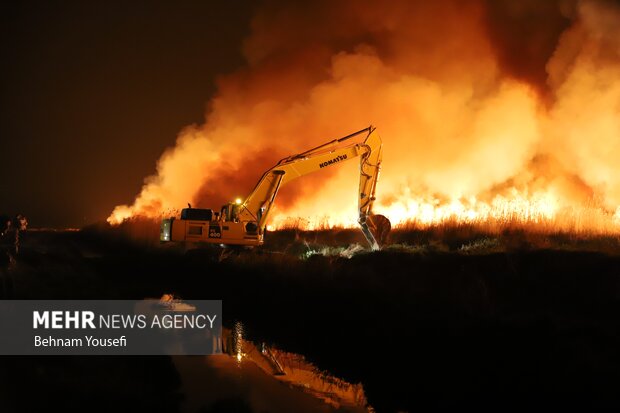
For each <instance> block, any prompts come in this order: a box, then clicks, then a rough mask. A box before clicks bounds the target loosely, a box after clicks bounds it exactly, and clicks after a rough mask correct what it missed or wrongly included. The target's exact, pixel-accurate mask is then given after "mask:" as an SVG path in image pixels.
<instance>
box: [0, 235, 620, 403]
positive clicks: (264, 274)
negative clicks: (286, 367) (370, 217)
mask: <svg viewBox="0 0 620 413" xmlns="http://www.w3.org/2000/svg"><path fill="white" fill-rule="evenodd" d="M269 235H270V241H269V243H268V245H266V246H265V247H264V248H262V249H260V250H257V251H253V252H246V253H241V254H237V253H230V254H228V255H224V256H220V255H219V254H218V253H217V252H216V251H213V250H190V251H188V252H186V251H183V250H181V249H179V248H176V247H171V248H170V247H161V246H159V245H157V244H155V243H153V242H150V241H148V242H147V241H144V240H143V241H135V240H131V238H129V237H126V233H122V232H118V231H117V232H114V231H103V232H101V230H100V229H97V228H90V229H86V230H83V231H81V232H30V231H29V232H27V233H26V234H25V235H24V237H23V239H24V244H23V247H22V253H21V255H20V257H19V260H18V266H17V267H16V268H15V269H14V270H13V271H12V275H11V278H12V280H13V292H12V294H13V298H19V299H95V298H97V299H142V298H145V297H159V296H161V295H162V294H163V293H175V294H177V295H178V296H180V297H182V298H184V299H222V300H223V303H224V318H225V319H224V322H225V325H229V326H230V325H231V324H232V323H233V322H234V321H235V320H241V321H242V322H243V323H244V325H245V327H246V331H247V332H248V335H249V338H250V339H253V340H257V341H259V340H262V341H266V342H268V343H271V344H274V345H276V346H278V347H280V348H282V349H285V350H287V351H291V352H296V353H300V354H303V355H305V356H306V357H307V358H308V359H309V360H311V361H313V362H314V363H315V364H317V365H318V366H319V367H320V368H321V369H325V370H327V371H329V372H330V373H332V374H333V375H335V376H338V377H341V378H343V379H345V380H347V381H349V382H353V383H356V382H362V383H363V385H364V388H365V391H366V394H367V397H368V399H369V402H370V404H371V405H372V406H373V407H374V408H375V409H376V410H377V411H378V412H391V411H397V410H404V411H414V410H418V409H420V408H429V407H431V408H440V407H449V408H454V409H459V410H460V409H463V408H466V407H471V408H478V409H479V408H484V409H493V410H497V409H501V410H504V409H506V408H509V407H517V408H528V409H529V408H533V407H534V408H548V409H554V410H555V409H558V408H579V409H591V408H610V409H616V410H617V409H619V408H620V391H618V389H619V388H620V352H619V350H618V349H619V348H620V318H619V315H620V244H619V241H618V238H613V237H606V238H597V239H592V240H590V241H588V240H583V239H573V238H571V237H568V236H566V235H545V236H539V237H533V236H529V235H526V234H524V233H511V232H506V233H505V234H502V235H501V236H498V237H490V236H488V235H484V234H483V235H480V234H473V233H469V232H467V231H455V232H454V233H452V234H447V233H446V232H445V231H442V232H441V234H439V235H440V236H441V238H442V239H443V241H441V240H440V237H439V235H438V234H437V233H435V234H433V233H432V231H431V232H428V231H427V232H407V233H403V232H401V233H398V232H396V233H394V235H393V237H392V238H393V242H394V243H395V244H396V245H392V246H391V247H390V248H387V249H385V250H384V251H381V252H377V253H358V254H356V255H354V256H353V257H352V258H350V259H348V258H343V257H340V256H338V255H330V254H334V253H335V252H338V251H339V250H338V249H337V248H336V246H337V245H342V246H347V245H349V244H351V243H354V242H361V238H360V235H359V234H358V233H357V232H355V231H332V232H329V233H327V232H319V233H300V232H298V231H297V232H296V231H283V232H280V233H274V234H269ZM448 235H449V236H448ZM328 240H329V242H328ZM330 243H331V245H332V248H331V249H325V250H324V251H323V254H325V255H322V254H311V253H310V252H312V251H319V250H321V248H325V246H326V245H327V244H330ZM405 243H407V244H405ZM1 366H2V367H1V368H0V385H1V386H0V399H1V400H4V404H5V406H8V410H7V409H4V408H3V409H1V411H3V412H4V411H13V410H15V411H22V410H40V408H42V407H44V408H48V407H49V406H52V405H56V406H60V407H61V408H63V407H66V408H72V407H77V406H83V405H88V406H97V407H101V408H103V410H108V411H109V410H112V409H115V410H116V409H117V408H119V407H120V406H122V410H127V409H133V410H134V411H146V410H147V409H148V410H149V411H153V410H155V411H159V410H166V411H175V410H176V409H177V408H178V407H179V402H180V400H181V399H182V394H181V391H180V388H179V380H178V376H177V375H176V373H175V370H174V366H173V365H172V363H171V361H170V359H169V358H167V357H48V358H43V357H38V358H36V357H35V358H26V357H12V358H9V357H3V358H2V364H1ZM35 394H36V397H35V396H34V395H35ZM233 410H234V409H233ZM233 410H230V409H229V410H227V411H233Z"/></svg>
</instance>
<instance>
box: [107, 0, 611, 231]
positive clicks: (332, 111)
mask: <svg viewBox="0 0 620 413" xmlns="http://www.w3.org/2000/svg"><path fill="white" fill-rule="evenodd" d="M543 3H544V4H543ZM517 6H518V7H517ZM272 7H280V8H282V10H278V12H277V13H276V12H274V10H271V9H269V8H267V9H264V10H262V11H260V12H259V13H258V15H257V16H256V17H255V19H254V22H253V24H252V34H251V35H250V37H249V38H248V39H247V41H246V43H245V46H244V47H245V54H246V58H247V66H246V67H244V68H242V69H240V70H239V71H238V72H236V73H233V74H230V75H228V76H226V77H223V78H222V79H221V80H220V81H219V89H218V90H219V92H218V94H217V96H216V97H215V98H214V99H213V101H212V102H211V105H210V110H209V112H208V114H207V117H206V121H205V124H204V125H200V126H191V127H188V128H186V129H185V130H183V131H182V132H181V133H180V135H179V137H178V139H177V143H176V146H175V147H174V148H171V149H169V150H167V151H166V152H165V153H164V154H163V156H162V157H161V158H160V160H159V161H158V163H157V174H156V175H155V176H153V177H150V178H148V179H147V181H146V183H145V185H144V187H143V189H142V191H141V193H140V194H139V195H138V197H137V198H136V200H135V201H134V202H133V204H132V205H121V206H118V207H116V208H115V210H114V211H113V212H112V214H111V215H110V217H109V218H108V221H109V222H110V223H112V224H118V223H120V222H122V221H123V220H125V219H127V218H130V217H134V216H146V217H152V218H159V217H161V216H162V215H166V214H168V213H170V212H172V211H175V210H176V209H178V208H180V207H182V206H183V205H186V204H187V203H188V202H191V204H192V205H197V206H200V207H209V208H214V209H219V207H220V206H221V205H222V204H224V203H225V202H229V201H231V200H233V199H235V197H236V196H238V195H239V194H243V193H249V192H250V191H251V189H252V187H253V186H254V184H255V183H256V181H257V180H258V178H259V177H260V176H261V174H262V173H263V172H264V171H265V170H267V169H268V168H269V167H271V166H273V164H274V163H275V161H277V160H278V159H280V158H282V157H284V156H287V155H290V154H294V153H298V152H300V151H302V150H305V149H307V148H309V147H312V146H313V145H316V144H320V143H322V142H324V141H325V140H326V139H329V138H334V137H338V136H342V135H343V134H346V133H347V132H350V131H352V130H357V129H359V128H360V127H363V126H366V125H368V124H369V123H371V122H372V123H373V124H375V125H376V126H377V128H378V129H377V130H378V131H379V133H380V135H381V136H382V138H383V141H384V157H383V169H382V172H381V176H380V178H379V183H378V186H377V202H376V204H375V212H376V213H381V214H383V215H386V216H387V217H388V218H389V219H390V220H391V221H392V223H393V224H394V225H396V226H398V225H401V226H402V225H409V224H410V223H415V224H416V225H418V226H429V225H437V224H441V223H446V222H456V223H484V222H489V223H493V224H494V225H495V224H497V225H505V224H510V223H515V222H518V223H522V224H524V225H527V226H532V227H535V226H539V227H553V228H556V229H561V230H568V231H595V232H604V233H620V167H619V166H618V162H617V160H618V159H620V109H619V108H620V29H619V28H620V11H619V9H618V7H616V6H615V5H614V4H612V3H604V2H594V1H581V2H579V1H577V2H575V3H574V4H573V3H570V2H557V3H555V2H529V3H527V4H525V3H523V2H514V4H512V3H510V2H497V4H495V2H468V3H462V2H458V1H450V0H445V1H439V2H412V1H394V2H390V3H389V4H378V3H376V2H362V1H351V2H347V1H344V2H317V3H315V4H314V3H313V5H312V6H307V7H310V8H312V9H313V10H312V13H311V14H312V15H313V16H314V18H313V19H308V17H307V16H308V14H309V13H308V10H307V8H304V7H301V6H298V5H295V4H293V3H291V4H288V5H282V4H280V5H275V6H272ZM531 16H535V17H536V16H538V17H540V19H538V20H536V19H534V20H527V19H528V18H529V17H531ZM316 19H319V21H321V24H320V25H317V24H316V21H317V20H316ZM502 19H504V20H506V22H511V23H513V25H514V21H519V20H518V19H526V20H524V21H527V22H528V24H530V23H531V24H532V25H533V26H532V27H529V26H528V30H529V31H532V33H535V34H536V35H532V36H529V37H528V36H525V35H524V32H523V30H522V29H521V26H519V25H517V26H518V27H519V30H517V31H516V32H515V33H511V32H509V30H508V29H505V30H504V31H500V32H497V33H496V32H494V30H496V27H497V24H500V25H501V24H502V22H504V20H502ZM511 19H512V20H511ZM515 19H516V20H515ZM343 22H346V24H344V23H343ZM498 22H499V23H498ZM541 22H542V23H541ZM551 22H554V24H551ZM538 23H540V24H538ZM506 27H509V26H506ZM553 30H555V31H553ZM515 39H516V40H515ZM502 42H503V43H502ZM515 44H522V50H512V49H511V47H513V46H514V45H515ZM520 52H523V53H539V54H537V55H535V56H529V55H524V56H523V57H521V55H520V54H519V53H520ZM507 56H508V57H507ZM341 164H342V165H341ZM326 169H329V168H326ZM356 175H357V166H356V165H355V161H353V162H343V163H339V164H338V167H337V168H331V169H329V170H328V171H322V172H321V173H319V174H315V175H312V176H309V177H307V178H304V179H300V180H299V181H294V182H293V183H291V184H289V185H290V186H292V187H293V188H291V189H290V190H289V189H287V188H283V189H282V191H281V194H280V195H279V196H278V199H277V201H276V209H274V211H273V215H272V216H271V220H270V222H269V228H272V229H277V228H282V227H287V226H301V227H303V228H307V229H316V228H329V227H333V226H344V227H353V226H356V225H357V221H356V220H357V211H356V205H355V202H354V201H355V199H356V198H357V194H356V192H355V191H356V190H357V187H356V186H357V183H356ZM287 191H288V192H287Z"/></svg>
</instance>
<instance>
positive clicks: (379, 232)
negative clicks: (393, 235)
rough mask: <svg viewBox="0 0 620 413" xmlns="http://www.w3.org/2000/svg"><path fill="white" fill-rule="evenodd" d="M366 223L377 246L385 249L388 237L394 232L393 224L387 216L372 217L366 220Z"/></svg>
mask: <svg viewBox="0 0 620 413" xmlns="http://www.w3.org/2000/svg"><path fill="white" fill-rule="evenodd" d="M366 222H367V223H368V229H370V232H372V235H373V236H374V237H375V240H376V241H377V244H379V246H381V247H383V246H384V245H385V244H386V243H387V240H388V236H389V235H390V231H391V230H392V223H391V222H390V220H389V219H388V218H387V217H386V216H385V215H370V216H369V217H368V218H367V219H366Z"/></svg>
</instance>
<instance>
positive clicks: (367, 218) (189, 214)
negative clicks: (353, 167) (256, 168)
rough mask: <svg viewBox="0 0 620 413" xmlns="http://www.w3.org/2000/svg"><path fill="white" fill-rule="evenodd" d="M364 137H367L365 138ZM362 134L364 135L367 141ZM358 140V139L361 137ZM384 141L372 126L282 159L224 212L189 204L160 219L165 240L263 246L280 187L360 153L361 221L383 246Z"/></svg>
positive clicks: (387, 224)
mask: <svg viewBox="0 0 620 413" xmlns="http://www.w3.org/2000/svg"><path fill="white" fill-rule="evenodd" d="M364 136H365V137H364ZM360 137H364V138H363V140H361V139H360ZM355 138H358V139H357V141H356V139H355ZM381 152H382V142H381V138H380V137H379V135H378V134H377V133H376V132H375V128H374V127H372V126H369V127H368V128H365V129H362V130H360V131H357V132H355V133H352V134H350V135H347V136H345V137H343V138H340V139H335V140H333V141H331V142H327V143H325V144H323V145H320V146H317V147H316V148H313V149H310V150H307V151H305V152H302V153H300V154H297V155H293V156H289V157H287V158H284V159H282V160H280V162H278V163H277V164H276V165H275V166H274V167H273V168H271V169H269V170H268V171H267V172H265V173H264V174H263V176H262V177H261V178H260V180H259V181H258V184H257V185H256V187H255V188H254V190H253V191H252V193H251V194H250V195H249V196H248V197H247V198H246V199H245V200H241V199H238V200H237V201H236V202H230V203H227V204H226V205H224V206H223V207H222V208H221V211H220V213H215V212H214V211H213V210H212V209H202V208H192V207H191V205H190V207H189V208H184V209H182V210H181V216H180V219H177V218H166V219H164V220H163V221H162V223H161V230H160V240H161V241H162V242H169V241H185V242H206V243H213V244H220V245H222V246H258V245H262V244H263V240H264V236H265V228H266V225H267V218H268V216H269V212H270V211H271V208H272V207H273V204H274V201H275V199H276V195H277V194H278V190H279V189H280V188H281V187H282V185H285V184H287V183H289V182H290V181H292V180H293V179H295V178H299V177H300V176H304V175H308V174H310V173H313V172H316V171H319V170H321V169H323V168H328V167H332V166H335V165H337V164H339V163H340V162H343V161H347V160H350V159H353V158H355V157H358V156H359V157H360V182H359V199H358V201H359V217H358V222H359V224H360V227H361V229H362V232H363V233H364V236H365V237H366V239H367V240H368V243H369V244H370V247H371V248H372V249H373V250H378V249H380V246H379V245H380V243H382V242H383V240H385V238H386V236H387V234H388V233H389V231H390V229H391V228H390V221H389V220H388V219H387V218H386V217H384V216H383V215H373V214H372V206H373V202H374V200H375V188H376V185H377V178H378V177H379V170H380V168H381Z"/></svg>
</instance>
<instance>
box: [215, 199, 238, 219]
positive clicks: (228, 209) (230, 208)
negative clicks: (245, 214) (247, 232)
mask: <svg viewBox="0 0 620 413" xmlns="http://www.w3.org/2000/svg"><path fill="white" fill-rule="evenodd" d="M240 210H241V205H240V204H239V203H238V202H229V203H227V204H226V205H224V206H223V207H222V212H221V214H220V216H221V217H222V219H223V220H224V221H226V222H239V211H240Z"/></svg>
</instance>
